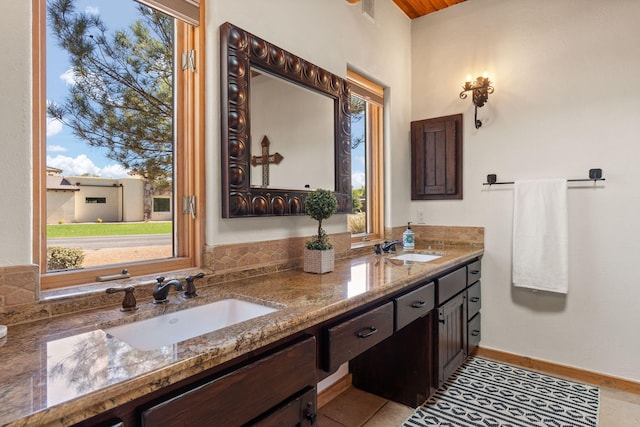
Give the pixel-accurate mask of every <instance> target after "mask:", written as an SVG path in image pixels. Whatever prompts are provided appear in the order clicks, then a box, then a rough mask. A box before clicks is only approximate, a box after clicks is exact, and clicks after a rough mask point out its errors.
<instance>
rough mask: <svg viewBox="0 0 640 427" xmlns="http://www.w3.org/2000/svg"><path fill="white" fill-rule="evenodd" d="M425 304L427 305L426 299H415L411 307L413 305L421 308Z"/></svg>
mask: <svg viewBox="0 0 640 427" xmlns="http://www.w3.org/2000/svg"><path fill="white" fill-rule="evenodd" d="M425 305H427V302H426V301H416V302H414V303H413V304H411V307H413V308H422V307H424V306H425Z"/></svg>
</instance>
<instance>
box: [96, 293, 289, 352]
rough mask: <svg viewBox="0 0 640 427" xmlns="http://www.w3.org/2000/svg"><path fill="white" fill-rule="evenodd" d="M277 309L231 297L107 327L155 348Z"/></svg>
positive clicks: (140, 345) (132, 343)
mask: <svg viewBox="0 0 640 427" xmlns="http://www.w3.org/2000/svg"><path fill="white" fill-rule="evenodd" d="M274 311H277V310H276V309H275V308H272V307H267V306H265V305H261V304H255V303H252V302H248V301H243V300H239V299H235V298H229V299H224V300H221V301H216V302H213V303H210V304H206V305H201V306H199V307H193V308H188V309H186V310H181V311H177V312H175V313H167V314H163V315H161V316H157V317H152V318H151V319H146V320H140V321H138V322H133V323H129V324H127V325H122V326H115V327H113V328H109V329H105V330H104V331H105V332H106V333H107V334H109V335H112V336H114V337H116V338H118V339H119V340H122V341H124V342H126V343H127V344H129V345H130V346H132V347H135V348H137V349H139V350H155V349H158V348H161V347H164V346H167V345H170V344H174V343H177V342H180V341H184V340H188V339H190V338H195V337H197V336H199V335H203V334H206V333H209V332H213V331H216V330H218V329H222V328H225V327H227V326H231V325H235V324H237V323H240V322H244V321H246V320H250V319H254V318H256V317H259V316H263V315H265V314H269V313H273V312H274Z"/></svg>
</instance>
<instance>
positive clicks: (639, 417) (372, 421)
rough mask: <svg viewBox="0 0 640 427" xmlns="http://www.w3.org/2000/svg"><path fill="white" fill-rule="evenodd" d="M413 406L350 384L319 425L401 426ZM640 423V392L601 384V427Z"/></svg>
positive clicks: (323, 412) (322, 412) (324, 412)
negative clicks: (630, 391)
mask: <svg viewBox="0 0 640 427" xmlns="http://www.w3.org/2000/svg"><path fill="white" fill-rule="evenodd" d="M412 412H413V408H410V407H408V406H404V405H401V404H399V403H395V402H391V401H388V400H386V399H383V398H381V397H378V396H375V395H373V394H370V393H367V392H364V391H362V390H358V389H356V388H355V387H350V388H348V389H347V390H345V391H344V392H342V393H341V394H340V395H338V396H337V397H336V398H335V399H333V400H332V401H331V402H329V403H327V404H326V405H324V406H323V407H322V408H320V416H319V418H318V427H345V426H346V427H360V426H365V427H392V426H400V425H401V424H402V422H403V421H404V420H405V419H407V418H408V417H409V415H411V413H412ZM638 426H640V395H637V394H631V393H625V392H622V391H619V390H613V389H607V388H603V387H600V416H599V419H598V427H638Z"/></svg>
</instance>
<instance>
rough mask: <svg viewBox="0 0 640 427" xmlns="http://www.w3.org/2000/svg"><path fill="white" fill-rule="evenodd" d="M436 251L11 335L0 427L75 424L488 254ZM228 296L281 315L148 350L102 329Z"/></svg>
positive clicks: (240, 285)
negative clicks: (427, 256)
mask: <svg viewBox="0 0 640 427" xmlns="http://www.w3.org/2000/svg"><path fill="white" fill-rule="evenodd" d="M433 251H434V252H436V253H437V252H439V253H440V254H442V257H441V258H438V259H436V260H434V261H431V262H428V263H404V262H401V261H398V260H393V259H391V258H392V257H393V255H365V256H360V257H354V258H350V259H345V260H337V261H336V264H335V270H334V271H333V272H331V273H327V274H324V275H315V274H309V273H304V272H302V270H300V269H296V270H289V271H284V272H279V273H272V274H268V275H263V276H255V277H250V278H246V279H241V280H234V281H229V282H225V283H221V284H220V283H219V284H215V285H210V286H206V287H199V288H198V294H199V296H198V297H197V298H194V299H192V300H184V299H182V298H180V297H179V296H177V295H176V294H175V293H173V290H172V291H171V294H170V302H169V304H167V305H162V306H158V305H154V304H152V303H151V296H150V295H149V298H146V296H142V295H137V298H138V306H139V307H140V308H139V310H137V311H135V312H128V313H122V312H120V311H119V310H118V309H117V307H109V308H108V309H104V308H102V309H95V310H92V311H86V312H82V313H76V314H73V315H67V316H62V317H57V318H53V319H50V320H40V321H34V322H30V323H25V324H20V325H14V326H10V327H9V331H8V335H7V337H6V340H4V341H0V360H1V361H2V366H1V367H0V425H12V426H13V425H15V426H20V425H39V426H43V425H58V426H62V425H71V424H74V423H77V422H79V421H82V420H84V419H87V418H90V417H92V416H93V415H96V414H98V413H102V412H105V411H107V410H109V409H111V408H114V407H116V406H119V405H122V404H124V403H126V402H129V401H131V400H134V399H136V398H138V397H140V396H143V395H145V394H147V393H150V392H152V391H155V390H158V389H159V388H162V387H164V386H167V385H169V384H173V383H175V382H177V381H180V380H182V379H185V378H188V377H190V376H192V375H194V374H197V373H199V372H201V371H204V370H206V369H209V368H211V367H214V366H217V365H219V364H221V363H223V362H226V361H229V360H232V359H234V358H236V357H238V356H241V355H243V354H246V353H248V352H250V351H252V350H255V349H257V348H260V347H262V346H265V345H267V344H270V343H273V342H276V341H278V340H280V339H282V338H286V337H288V336H290V335H292V334H295V333H297V332H300V331H303V330H305V329H307V328H309V327H311V326H314V325H316V324H318V323H320V322H323V321H325V320H327V319H330V318H332V317H335V316H338V315H340V314H343V313H345V312H347V311H349V310H351V309H354V308H357V307H359V306H361V305H363V304H366V303H368V302H371V301H374V300H376V299H379V298H381V297H384V296H385V295H388V294H391V293H393V292H395V291H398V290H401V289H402V288H403V287H406V286H408V285H410V284H413V283H415V282H416V281H418V280H421V279H425V278H430V277H434V276H436V275H438V274H439V273H441V272H443V271H444V270H446V269H448V268H451V267H453V266H455V265H458V264H460V263H464V262H466V261H469V260H472V259H474V258H476V257H479V256H481V255H482V254H483V249H482V248H481V247H472V246H443V247H437V248H436V247H434V248H433ZM229 297H235V298H238V299H244V300H247V301H253V302H259V303H261V304H264V305H268V306H271V307H273V308H276V309H277V311H275V312H273V313H270V314H267V315H264V316H262V317H258V318H255V319H252V320H248V321H246V322H243V323H240V324H237V325H234V326H231V327H227V328H224V329H220V330H218V331H215V332H211V333H208V334H205V335H201V336H199V337H196V338H192V339H189V340H186V341H182V342H179V343H177V344H171V345H168V346H165V347H162V348H160V349H157V350H151V351H142V350H138V349H136V348H133V347H131V346H129V345H128V344H126V343H125V342H123V341H120V340H118V339H117V338H114V337H109V336H108V335H107V333H106V332H104V330H103V329H106V328H109V327H113V326H117V325H120V324H125V323H130V322H132V321H135V320H141V319H145V318H148V317H154V316H157V315H159V314H162V313H163V312H169V311H173V310H180V309H182V308H186V307H187V306H188V307H190V306H196V305H201V304H205V303H208V302H213V301H217V300H220V299H225V298H229Z"/></svg>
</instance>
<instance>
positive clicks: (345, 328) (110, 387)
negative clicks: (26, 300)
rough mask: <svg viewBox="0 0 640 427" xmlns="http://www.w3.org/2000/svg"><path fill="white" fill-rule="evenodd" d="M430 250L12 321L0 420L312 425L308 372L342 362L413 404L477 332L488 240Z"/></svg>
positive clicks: (383, 391)
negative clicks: (130, 306)
mask: <svg viewBox="0 0 640 427" xmlns="http://www.w3.org/2000/svg"><path fill="white" fill-rule="evenodd" d="M434 249H437V250H438V251H439V252H438V254H439V255H440V257H439V258H435V259H433V260H431V261H428V262H424V260H422V261H420V260H416V259H415V258H414V259H412V260H409V259H402V256H401V255H402V252H399V253H398V254H384V255H374V254H367V255H362V256H355V257H352V258H349V259H344V260H339V261H337V262H336V266H335V270H334V271H333V272H332V273H328V274H324V275H314V274H308V273H303V272H302V271H301V270H299V269H295V270H287V271H282V272H278V273H271V274H267V275H262V276H254V277H248V278H244V279H240V280H212V279H211V278H209V284H208V285H204V283H206V280H207V279H203V280H201V281H199V286H198V297H196V298H192V299H189V300H186V299H183V298H181V297H180V295H178V294H174V293H173V292H172V293H171V294H170V295H169V303H168V304H163V305H155V304H152V303H151V301H150V296H149V298H145V297H144V296H143V295H140V294H139V293H138V295H137V298H138V300H139V303H138V306H139V309H138V310H137V311H134V312H126V313H125V312H120V311H119V310H118V308H117V307H113V306H110V307H108V308H96V309H93V310H86V311H83V312H77V313H75V314H72V315H66V316H60V317H55V318H52V319H49V320H39V321H34V322H30V323H24V324H20V325H13V326H10V327H9V335H8V339H7V342H6V343H5V344H4V345H2V346H1V347H0V355H1V357H2V361H3V367H2V369H1V370H0V400H1V401H2V407H1V408H0V424H1V425H76V424H78V425H100V426H103V425H104V426H118V425H122V426H134V425H153V426H156V425H175V423H176V422H177V420H180V422H186V425H204V424H205V423H204V420H208V421H209V422H210V420H216V423H217V424H218V425H242V424H245V423H251V424H254V425H273V424H278V423H284V424H286V425H315V424H316V423H315V420H316V413H317V408H316V395H317V392H316V386H317V383H318V382H319V381H320V380H322V379H324V378H325V377H327V376H328V375H330V374H331V373H332V372H334V371H335V370H336V369H337V368H338V367H339V366H340V365H342V364H343V363H346V362H349V363H350V367H351V372H352V374H353V383H354V384H355V385H356V386H357V387H359V388H362V389H364V390H368V391H371V392H373V393H376V394H379V395H382V396H384V397H387V398H389V399H393V400H396V401H398V402H402V403H405V404H408V405H412V406H415V405H418V404H420V403H422V401H423V400H424V399H426V397H428V396H429V395H430V394H431V393H433V392H434V391H435V390H436V389H437V387H438V386H439V385H440V384H442V382H443V381H444V380H445V379H446V378H447V376H448V375H450V374H451V373H452V372H453V371H454V370H455V368H456V367H457V366H459V365H460V364H461V363H462V361H463V360H464V358H465V357H466V355H467V354H468V353H469V352H471V351H472V350H473V347H474V346H476V345H477V344H478V341H479V331H480V322H479V321H480V317H479V316H480V313H479V309H480V302H479V286H480V285H479V283H480V282H479V280H478V279H479V277H480V258H481V256H482V253H483V250H482V248H481V247H475V246H462V245H461V246H446V247H438V248H434ZM417 252H418V253H419V252H420V251H417ZM214 282H215V283H214ZM194 307H195V308H194ZM238 316H240V317H238ZM212 319H214V320H212ZM185 334H186V335H185Z"/></svg>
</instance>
